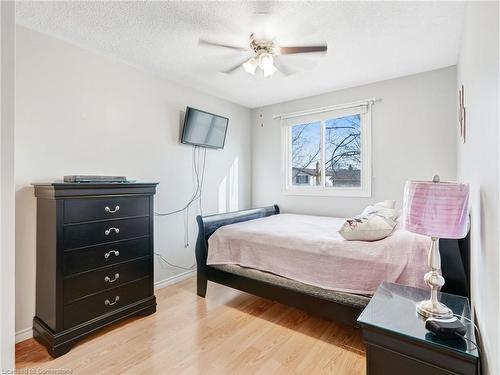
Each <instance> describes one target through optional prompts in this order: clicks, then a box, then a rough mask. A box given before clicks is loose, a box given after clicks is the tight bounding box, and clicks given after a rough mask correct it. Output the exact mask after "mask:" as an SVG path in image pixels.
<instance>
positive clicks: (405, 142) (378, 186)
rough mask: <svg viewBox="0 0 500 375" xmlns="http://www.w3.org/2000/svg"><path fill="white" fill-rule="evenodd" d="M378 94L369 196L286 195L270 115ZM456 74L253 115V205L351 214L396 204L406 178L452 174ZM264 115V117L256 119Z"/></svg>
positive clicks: (439, 73) (395, 82)
mask: <svg viewBox="0 0 500 375" xmlns="http://www.w3.org/2000/svg"><path fill="white" fill-rule="evenodd" d="M371 97H380V98H382V102H379V103H376V104H375V105H374V106H373V117H372V118H373V122H372V134H373V136H372V139H373V143H372V154H373V159H372V164H373V169H372V171H373V179H372V197H371V198H342V197H304V196H287V195H284V194H283V193H282V187H281V173H282V162H281V146H280V145H281V139H280V137H281V132H280V121H279V120H273V119H272V116H273V115H277V114H281V113H287V112H294V111H300V110H307V109H312V108H317V107H323V106H329V105H334V104H342V103H349V102H352V101H356V100H362V99H368V98H371ZM456 101H457V99H456V69H455V67H449V68H445V69H440V70H435V71H431V72H426V73H421V74H416V75H412V76H408V77H402V78H397V79H392V80H388V81H382V82H378V83H374V84H370V85H366V86H360V87H355V88H350V89H346V90H340V91H335V92H331V93H328V94H323V95H318V96H313V97H309V98H305V99H300V100H295V101H291V102H285V103H280V104H276V105H271V106H267V107H263V108H259V109H255V110H254V111H253V143H252V144H253V156H252V203H253V205H254V206H262V205H269V204H273V203H277V204H279V205H280V207H281V209H282V210H283V211H286V212H298V213H309V214H318V215H330V216H332V215H337V216H349V215H353V214H357V213H359V212H361V210H362V209H363V208H364V207H365V206H366V205H367V204H368V203H369V202H372V201H379V200H383V199H396V200H397V201H398V204H399V205H400V204H401V201H402V198H403V186H404V183H405V181H406V180H408V179H430V178H431V177H432V175H433V174H434V173H439V174H440V176H441V178H442V179H443V180H450V179H451V180H453V179H455V177H456V156H455V153H456V143H455V133H456V128H457V125H456V124H457V123H456ZM261 115H262V118H261V117H260V116H261Z"/></svg>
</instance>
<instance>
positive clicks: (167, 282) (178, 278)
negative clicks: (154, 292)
mask: <svg viewBox="0 0 500 375" xmlns="http://www.w3.org/2000/svg"><path fill="white" fill-rule="evenodd" d="M195 272H196V269H193V270H189V271H184V272H182V273H179V274H178V275H175V276H172V277H167V278H166V279H164V280H160V281H156V282H155V289H161V288H165V287H166V286H169V285H172V284H176V283H180V282H181V281H183V280H186V279H189V278H190V277H192V276H193V275H194V274H195Z"/></svg>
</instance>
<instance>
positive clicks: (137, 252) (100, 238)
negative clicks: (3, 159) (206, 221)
mask: <svg viewBox="0 0 500 375" xmlns="http://www.w3.org/2000/svg"><path fill="white" fill-rule="evenodd" d="M156 185H157V184H156V183H122V184H118V183H117V184H109V183H108V184H105V183H53V184H36V185H35V195H36V197H37V249H36V316H35V317H34V319H33V335H34V337H35V339H36V340H38V341H39V342H40V343H42V344H43V345H45V347H47V349H48V351H49V353H50V354H51V355H52V356H53V357H58V356H60V355H63V354H65V353H66V352H68V351H69V350H70V349H71V347H72V346H73V344H74V343H75V342H76V341H78V340H80V339H82V338H83V337H85V336H87V335H88V334H90V333H93V332H94V331H96V330H97V329H99V328H102V327H104V326H107V325H109V324H111V323H114V322H116V321H119V320H121V319H124V318H127V317H130V316H132V315H149V314H152V313H154V312H155V311H156V299H155V296H154V291H153V280H154V279H153V196H154V194H155V191H156Z"/></svg>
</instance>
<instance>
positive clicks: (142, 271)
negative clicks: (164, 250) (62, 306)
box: [63, 257, 153, 303]
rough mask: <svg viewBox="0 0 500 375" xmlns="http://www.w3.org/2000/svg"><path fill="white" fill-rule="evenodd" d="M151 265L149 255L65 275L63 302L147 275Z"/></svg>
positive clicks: (149, 272)
mask: <svg viewBox="0 0 500 375" xmlns="http://www.w3.org/2000/svg"><path fill="white" fill-rule="evenodd" d="M152 267H153V265H152V259H151V257H146V258H142V259H137V260H133V261H130V262H127V263H121V264H117V265H115V266H111V267H106V268H102V269H100V270H96V271H88V272H84V273H81V274H78V275H75V276H70V277H67V278H65V279H64V287H63V288H64V289H63V293H64V303H68V302H71V301H74V300H76V299H79V298H82V297H85V296H88V295H90V294H93V293H97V292H101V291H104V290H107V289H111V288H115V287H118V286H120V285H122V284H125V283H128V282H130V281H134V280H137V279H140V278H142V277H145V276H148V275H150V274H151V270H152Z"/></svg>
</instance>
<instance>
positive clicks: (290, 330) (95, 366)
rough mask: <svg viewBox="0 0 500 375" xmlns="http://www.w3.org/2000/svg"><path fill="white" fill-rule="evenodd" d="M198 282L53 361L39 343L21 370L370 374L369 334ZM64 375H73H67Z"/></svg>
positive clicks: (19, 352) (20, 349)
mask: <svg viewBox="0 0 500 375" xmlns="http://www.w3.org/2000/svg"><path fill="white" fill-rule="evenodd" d="M195 284H196V283H195V279H194V278H192V279H189V280H186V281H183V282H181V283H178V284H175V285H172V286H168V287H166V288H163V289H160V290H157V291H156V297H157V301H158V311H157V312H156V314H153V315H150V316H147V317H143V318H133V319H129V320H127V321H125V322H123V323H120V324H116V325H114V326H112V327H109V328H107V329H105V330H102V331H100V332H99V333H97V334H95V335H93V336H91V337H89V338H88V339H86V340H84V341H83V342H81V343H79V344H77V345H76V346H75V347H74V348H73V349H72V350H71V351H70V352H69V353H68V354H66V355H64V356H62V357H59V358H57V359H52V358H51V357H50V356H49V355H48V354H47V352H46V350H45V348H44V347H42V346H41V345H40V344H38V343H37V342H36V341H34V340H33V339H30V340H26V341H23V342H21V343H19V344H17V345H16V367H18V368H43V369H68V370H72V372H71V373H72V374H134V375H136V374H151V373H159V374H265V375H270V374H336V375H337V374H352V375H354V374H356V375H357V374H365V354H364V345H363V342H362V338H361V331H360V330H357V329H354V328H351V327H347V326H343V325H340V324H336V323H333V322H329V321H326V320H323V319H320V318H317V317H314V316H310V315H308V314H306V313H304V312H302V311H299V310H296V309H292V308H290V307H287V306H284V305H281V304H278V303H276V302H272V301H268V300H265V299H262V298H258V297H255V296H252V295H249V294H246V293H242V292H238V291H236V290H233V289H230V288H226V287H224V286H221V285H216V284H213V283H209V286H208V292H207V298H205V299H203V298H200V297H198V296H197V295H196V285H195ZM59 373H66V374H68V373H70V371H68V372H59Z"/></svg>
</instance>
